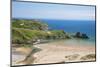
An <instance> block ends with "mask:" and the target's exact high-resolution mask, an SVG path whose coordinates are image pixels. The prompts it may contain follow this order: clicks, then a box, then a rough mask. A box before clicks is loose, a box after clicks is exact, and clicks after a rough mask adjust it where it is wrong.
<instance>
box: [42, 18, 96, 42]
mask: <svg viewBox="0 0 100 67" xmlns="http://www.w3.org/2000/svg"><path fill="white" fill-rule="evenodd" d="M42 21H43V22H45V23H47V24H48V27H49V29H50V30H64V31H65V32H68V33H76V32H81V33H85V34H87V35H88V36H89V37H90V39H89V40H90V41H94V42H95V34H96V29H95V28H96V27H95V21H89V20H49V19H43V20H42Z"/></svg>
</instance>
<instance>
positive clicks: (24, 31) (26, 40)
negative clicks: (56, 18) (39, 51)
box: [12, 20, 70, 44]
mask: <svg viewBox="0 0 100 67" xmlns="http://www.w3.org/2000/svg"><path fill="white" fill-rule="evenodd" d="M65 38H70V37H69V36H68V35H67V34H66V32H64V31H63V30H52V31H49V30H48V25H47V24H45V23H41V22H40V21H35V20H13V21H12V42H13V43H15V44H33V43H34V42H36V41H34V40H38V39H42V40H50V39H65Z"/></svg>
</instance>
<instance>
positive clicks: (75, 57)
mask: <svg viewBox="0 0 100 67" xmlns="http://www.w3.org/2000/svg"><path fill="white" fill-rule="evenodd" d="M73 44H74V45H73ZM73 44H72V43H70V44H69V43H66V44H64V43H62V41H59V42H51V43H45V44H37V45H34V46H35V47H37V48H39V49H41V51H38V52H36V53H35V54H32V56H31V57H29V58H30V59H28V60H25V61H22V59H23V60H24V59H25V57H26V55H28V53H29V52H30V51H31V50H30V49H25V48H23V47H22V48H16V51H17V52H21V53H23V55H20V56H19V57H20V58H19V59H20V60H18V59H17V60H16V62H15V58H17V56H16V55H15V54H13V53H12V54H13V55H14V58H13V59H12V61H13V60H14V61H13V62H14V63H13V65H25V64H45V63H60V62H78V61H95V46H91V45H87V46H86V45H85V46H84V45H75V44H76V43H73ZM24 50H25V51H24ZM21 56H23V57H21ZM34 57H35V59H34V60H32V59H33V58H34ZM29 61H31V62H29Z"/></svg>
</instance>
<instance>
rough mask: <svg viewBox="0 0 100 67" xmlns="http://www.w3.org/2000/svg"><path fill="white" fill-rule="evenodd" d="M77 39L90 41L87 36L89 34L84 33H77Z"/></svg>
mask: <svg viewBox="0 0 100 67" xmlns="http://www.w3.org/2000/svg"><path fill="white" fill-rule="evenodd" d="M74 37H75V38H82V39H88V38H89V37H88V36H87V34H84V33H80V32H77V33H76V34H75V35H74Z"/></svg>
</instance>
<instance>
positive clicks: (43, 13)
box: [12, 2, 95, 20]
mask: <svg viewBox="0 0 100 67" xmlns="http://www.w3.org/2000/svg"><path fill="white" fill-rule="evenodd" d="M12 17H13V18H31V19H59V20H95V7H94V6H77V5H60V4H46V3H31V2H12Z"/></svg>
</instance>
